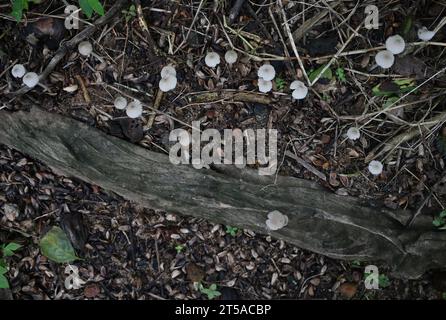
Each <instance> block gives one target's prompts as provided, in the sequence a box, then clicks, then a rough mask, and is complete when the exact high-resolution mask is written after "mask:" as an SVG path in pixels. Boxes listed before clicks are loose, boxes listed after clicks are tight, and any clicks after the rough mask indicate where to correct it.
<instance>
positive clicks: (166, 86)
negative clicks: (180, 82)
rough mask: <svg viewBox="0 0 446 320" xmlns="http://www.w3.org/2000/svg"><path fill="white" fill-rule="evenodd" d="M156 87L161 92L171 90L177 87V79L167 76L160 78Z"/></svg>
mask: <svg viewBox="0 0 446 320" xmlns="http://www.w3.org/2000/svg"><path fill="white" fill-rule="evenodd" d="M158 86H159V88H160V90H161V91H162V92H167V91H170V90H173V89H175V87H176V86H177V77H176V76H173V75H168V76H167V77H165V78H161V80H160V82H159V84H158Z"/></svg>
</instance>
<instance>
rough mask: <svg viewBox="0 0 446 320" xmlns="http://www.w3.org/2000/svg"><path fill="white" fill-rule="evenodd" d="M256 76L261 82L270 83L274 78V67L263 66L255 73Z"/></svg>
mask: <svg viewBox="0 0 446 320" xmlns="http://www.w3.org/2000/svg"><path fill="white" fill-rule="evenodd" d="M257 75H258V76H259V78H262V79H263V80H266V81H271V80H273V79H274V77H275V76H276V70H274V67H273V66H272V65H270V64H264V65H263V66H261V67H260V68H259V70H258V71H257Z"/></svg>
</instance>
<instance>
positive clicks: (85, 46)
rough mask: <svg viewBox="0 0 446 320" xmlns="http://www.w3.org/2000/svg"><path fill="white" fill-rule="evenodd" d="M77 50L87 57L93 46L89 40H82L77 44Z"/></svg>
mask: <svg viewBox="0 0 446 320" xmlns="http://www.w3.org/2000/svg"><path fill="white" fill-rule="evenodd" d="M77 50H78V51H79V53H80V54H81V55H83V56H86V57H88V56H89V55H90V54H92V52H93V46H92V45H91V43H90V42H89V41H82V42H80V43H79V44H78V46H77Z"/></svg>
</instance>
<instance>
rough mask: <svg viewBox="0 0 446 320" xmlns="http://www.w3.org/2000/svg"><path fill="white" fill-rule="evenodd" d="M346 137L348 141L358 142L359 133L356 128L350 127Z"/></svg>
mask: <svg viewBox="0 0 446 320" xmlns="http://www.w3.org/2000/svg"><path fill="white" fill-rule="evenodd" d="M347 137H348V138H349V139H350V140H358V139H359V138H360V137H361V131H359V129H358V128H356V127H350V128H349V129H348V130H347Z"/></svg>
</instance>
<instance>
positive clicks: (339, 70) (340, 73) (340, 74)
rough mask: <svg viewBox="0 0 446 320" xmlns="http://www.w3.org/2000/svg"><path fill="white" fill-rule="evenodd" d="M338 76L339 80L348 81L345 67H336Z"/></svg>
mask: <svg viewBox="0 0 446 320" xmlns="http://www.w3.org/2000/svg"><path fill="white" fill-rule="evenodd" d="M336 76H337V77H338V79H339V81H340V82H341V83H343V82H346V81H347V78H346V77H345V71H344V68H337V69H336Z"/></svg>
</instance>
